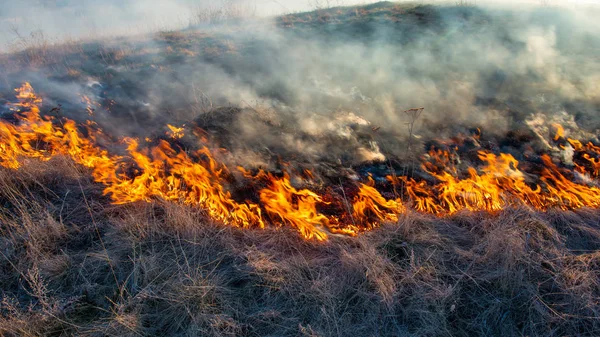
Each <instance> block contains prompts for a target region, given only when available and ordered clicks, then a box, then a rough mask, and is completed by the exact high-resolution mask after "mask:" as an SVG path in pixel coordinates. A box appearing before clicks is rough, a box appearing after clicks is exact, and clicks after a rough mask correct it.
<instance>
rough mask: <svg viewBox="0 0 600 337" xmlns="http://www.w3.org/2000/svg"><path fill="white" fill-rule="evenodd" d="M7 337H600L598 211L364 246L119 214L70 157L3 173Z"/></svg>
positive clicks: (441, 223) (131, 208) (398, 228)
mask: <svg viewBox="0 0 600 337" xmlns="http://www.w3.org/2000/svg"><path fill="white" fill-rule="evenodd" d="M0 180H1V182H2V186H3V189H2V190H1V191H0V193H1V195H0V201H1V202H2V205H3V208H2V214H1V217H0V219H1V220H0V221H1V225H2V227H1V237H2V240H1V246H2V247H1V252H2V258H1V259H0V266H1V268H2V270H3V273H2V276H0V283H1V285H2V289H3V300H2V318H1V320H0V331H2V334H4V335H14V336H17V335H19V336H36V335H61V334H62V335H64V334H67V335H71V334H78V335H86V336H100V335H114V336H121V335H130V336H134V335H205V336H226V335H231V336H269V335H270V336H298V335H307V336H346V335H350V334H354V335H357V336H367V335H380V336H385V335H388V336H397V335H415V336H432V335H453V336H456V335H474V334H477V335H509V336H520V335H530V336H536V335H540V336H542V335H543V336H552V335H554V336H562V335H590V336H591V335H596V334H597V332H598V329H599V328H600V326H599V323H598V319H597V317H598V314H599V312H598V311H599V310H600V306H599V305H598V293H600V289H599V287H600V285H599V283H598V278H599V276H600V275H599V274H598V270H599V268H598V263H599V260H598V254H597V253H596V252H595V251H596V250H597V249H598V248H600V230H599V229H598V227H597V219H598V215H599V214H598V211H596V210H588V209H583V210H579V211H577V212H569V211H566V212H565V211H560V212H559V211H557V212H552V211H551V212H549V213H544V214H539V213H535V212H531V211H528V210H524V209H507V210H505V211H503V212H501V213H500V214H498V215H496V216H492V215H487V214H479V213H475V214H474V213H466V212H461V213H458V214H456V215H454V216H453V217H451V218H447V219H439V218H437V217H434V216H430V215H422V214H417V213H413V212H408V213H406V214H404V215H402V216H401V218H400V219H399V220H398V223H397V224H393V225H387V226H384V227H383V228H381V229H379V230H377V231H374V232H370V233H368V234H365V235H363V236H360V237H358V238H345V237H333V238H331V240H330V241H329V242H327V243H320V242H314V241H306V240H303V239H302V238H301V237H299V236H298V235H296V234H295V233H293V232H292V231H291V230H290V229H289V228H280V229H266V230H239V229H234V228H231V227H226V226H222V225H219V224H215V223H213V222H211V221H210V220H209V219H207V218H206V216H205V215H204V214H203V212H202V211H200V210H198V209H195V208H190V207H188V206H182V205H177V204H173V203H168V202H158V201H157V202H153V203H138V204H130V205H119V206H107V205H108V200H106V198H105V197H103V196H102V193H101V189H99V188H98V186H97V185H95V184H94V183H93V182H92V181H91V180H90V179H89V175H88V174H86V173H85V172H81V171H80V168H78V167H77V166H75V165H73V163H72V162H71V161H70V160H68V159H65V158H61V157H57V158H54V159H53V160H51V161H49V162H39V161H36V160H34V161H30V162H28V163H26V164H25V165H24V166H23V167H22V169H21V170H19V171H12V170H8V169H2V171H1V172H0Z"/></svg>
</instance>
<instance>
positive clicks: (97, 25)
mask: <svg viewBox="0 0 600 337" xmlns="http://www.w3.org/2000/svg"><path fill="white" fill-rule="evenodd" d="M228 1H229V2H232V1H233V2H236V3H241V6H242V7H243V6H246V8H250V7H251V8H255V10H256V14H257V15H261V16H269V15H277V14H284V13H293V12H298V11H306V10H311V9H314V8H316V7H318V6H339V5H355V4H367V3H372V2H376V1H375V0H0V50H4V49H7V48H9V47H10V46H11V44H13V45H14V42H15V41H16V40H17V39H18V37H19V36H21V37H27V36H29V35H30V34H31V33H32V32H38V33H39V32H42V33H43V35H44V38H45V39H46V40H48V41H51V42H60V41H63V40H65V39H69V38H75V39H77V38H86V37H103V36H107V35H109V36H110V35H128V34H136V33H143V32H151V31H159V30H165V29H177V28H182V27H185V26H187V25H188V24H189V22H190V19H191V17H192V16H193V14H194V12H195V11H197V10H198V8H202V7H203V6H212V7H215V6H219V4H222V3H224V2H228ZM443 1H445V0H429V1H428V2H430V3H442V2H443ZM467 1H469V2H472V3H476V4H503V5H506V4H509V5H520V4H522V3H533V4H539V3H542V2H545V3H550V4H552V5H556V4H562V5H585V4H594V3H599V2H600V0H467ZM405 2H407V1H405ZM450 2H452V1H450Z"/></svg>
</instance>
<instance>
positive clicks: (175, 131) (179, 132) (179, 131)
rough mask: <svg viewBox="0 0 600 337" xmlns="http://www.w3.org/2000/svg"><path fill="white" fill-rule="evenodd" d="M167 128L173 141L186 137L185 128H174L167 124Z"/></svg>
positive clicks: (168, 134)
mask: <svg viewBox="0 0 600 337" xmlns="http://www.w3.org/2000/svg"><path fill="white" fill-rule="evenodd" d="M167 128H169V131H167V136H169V137H171V138H173V139H181V138H183V136H184V132H183V131H184V130H185V129H184V128H183V127H180V128H178V127H176V126H173V125H171V124H167Z"/></svg>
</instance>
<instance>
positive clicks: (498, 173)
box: [0, 83, 600, 240]
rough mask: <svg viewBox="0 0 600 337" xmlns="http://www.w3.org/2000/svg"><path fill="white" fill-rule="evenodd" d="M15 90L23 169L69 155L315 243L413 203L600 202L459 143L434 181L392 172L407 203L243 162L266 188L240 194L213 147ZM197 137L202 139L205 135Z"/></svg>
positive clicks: (545, 162) (121, 182)
mask: <svg viewBox="0 0 600 337" xmlns="http://www.w3.org/2000/svg"><path fill="white" fill-rule="evenodd" d="M16 92H17V95H16V96H17V100H18V102H17V103H13V104H12V105H11V109H12V110H13V111H15V117H16V119H17V122H16V123H11V122H9V121H2V120H0V165H2V166H4V167H6V168H8V169H19V168H20V167H21V165H22V163H23V161H24V160H27V158H34V159H38V160H49V159H51V158H53V157H55V156H67V157H69V158H71V159H72V160H73V161H74V162H76V163H78V164H80V165H82V166H85V167H87V168H89V169H90V171H91V174H92V176H93V178H94V180H95V181H96V182H98V183H100V184H102V185H104V193H105V194H106V195H109V196H110V197H111V198H112V200H113V202H114V203H115V204H125V203H132V202H149V201H152V200H154V199H157V198H159V199H164V200H168V201H173V202H178V203H182V204H186V205H190V206H194V207H198V208H200V209H202V210H204V211H205V212H206V215H207V216H208V217H209V218H210V219H212V220H214V221H218V222H221V223H224V224H228V225H232V226H236V227H240V228H264V227H265V226H266V225H267V224H268V223H275V224H280V225H286V226H291V227H293V228H295V229H296V230H297V231H299V232H300V233H301V234H302V235H303V236H304V237H305V238H307V239H315V240H326V239H327V238H328V236H329V235H330V234H343V235H357V234H358V233H360V232H362V231H366V230H370V229H373V228H376V227H377V226H379V224H381V223H382V222H396V221H398V219H399V217H400V215H401V214H403V213H405V212H406V211H407V209H409V208H412V209H414V210H416V211H418V212H423V213H429V214H434V215H437V216H444V215H448V214H453V213H456V212H459V211H464V210H467V211H486V212H497V211H500V210H502V209H505V208H507V207H512V206H525V207H530V208H532V209H535V210H540V211H544V210H547V209H549V208H560V209H564V210H571V209H577V208H581V207H595V208H597V207H600V188H599V187H596V186H595V185H594V183H592V184H591V185H588V184H585V183H579V182H575V181H574V180H575V179H573V172H572V171H570V170H567V169H564V168H561V167H559V166H558V165H557V164H556V163H554V162H553V161H552V159H551V158H550V157H549V156H548V155H541V156H540V157H539V159H540V162H541V163H540V164H539V165H538V169H537V171H535V172H523V171H522V170H521V169H520V168H519V162H518V161H517V159H515V158H514V157H513V156H512V155H510V154H505V153H500V154H494V153H492V152H488V151H479V152H478V158H479V160H480V161H481V163H482V165H479V166H480V167H479V168H476V167H468V168H467V170H466V174H461V170H459V168H458V167H459V165H460V164H461V163H460V160H459V159H460V158H459V157H458V155H457V153H456V151H457V150H458V149H457V148H456V147H453V148H452V147H450V150H448V151H445V150H439V149H438V150H436V149H431V150H430V151H429V153H428V155H427V156H426V157H424V158H423V163H422V169H423V171H424V172H425V173H427V174H429V176H430V178H431V179H429V180H416V179H415V178H410V177H391V176H390V177H388V181H389V183H390V184H392V185H394V191H396V187H398V186H400V187H401V191H402V194H401V195H403V196H404V195H405V196H406V200H403V198H401V197H399V196H398V195H396V194H394V196H393V197H385V196H384V195H385V193H383V194H382V193H381V192H380V191H379V190H378V187H382V188H388V189H389V186H387V187H386V186H378V187H376V186H375V185H376V184H375V181H374V180H373V179H372V178H370V177H369V179H368V181H367V182H366V183H365V184H358V186H357V187H358V190H357V192H356V193H353V196H352V197H351V205H349V207H348V210H347V211H346V213H343V212H342V213H340V214H334V215H332V214H325V213H324V212H323V209H324V208H326V207H327V206H330V205H331V201H326V200H331V199H327V198H325V194H320V193H318V192H316V191H313V190H309V189H301V188H298V187H296V186H294V184H292V180H291V178H290V176H289V175H288V174H284V175H283V176H274V175H273V174H271V173H268V172H265V171H263V170H259V171H258V173H256V174H253V173H252V172H250V171H248V170H246V169H244V168H243V167H237V170H238V171H239V172H241V174H242V177H241V178H240V179H244V180H246V181H252V182H254V183H255V184H256V185H257V186H262V187H260V188H259V189H258V196H257V198H255V200H237V199H236V197H234V193H232V190H231V188H232V184H231V181H232V179H234V178H233V177H234V175H232V174H231V173H230V171H229V169H228V167H227V166H226V165H224V164H223V163H221V162H219V161H218V160H217V159H216V156H215V155H214V152H213V151H211V150H210V149H209V148H208V147H201V148H200V149H198V150H196V151H190V152H186V151H183V150H181V149H179V148H177V147H176V146H175V147H174V146H173V145H171V144H170V143H169V142H168V141H166V140H157V143H154V144H157V145H152V146H150V147H141V146H140V144H139V141H138V140H137V139H133V138H125V139H123V140H122V142H121V144H119V143H115V142H112V143H111V141H110V139H109V137H108V136H106V135H104V134H103V132H102V130H101V129H99V128H98V127H97V126H96V125H95V124H94V123H93V122H87V123H84V124H77V123H76V122H75V121H73V120H69V119H60V120H59V119H57V118H53V117H51V116H41V115H40V107H41V106H42V99H41V98H40V97H38V96H37V95H36V94H35V92H34V90H33V88H32V87H31V85H30V84H29V83H25V84H23V86H22V87H20V88H18V89H16ZM167 127H168V129H169V130H170V132H168V136H169V137H171V138H175V139H178V138H181V137H183V128H179V127H174V126H172V125H167ZM556 129H557V130H559V131H557V134H556V136H555V141H564V142H565V144H566V143H568V144H570V145H571V146H572V147H573V149H574V150H575V153H576V155H578V157H577V162H576V171H577V172H585V173H586V174H590V175H593V176H598V175H599V173H600V159H599V158H600V147H598V146H597V145H595V144H593V143H591V142H588V143H586V144H584V143H583V142H581V141H578V140H575V139H570V138H567V139H564V130H563V129H561V128H559V127H556ZM560 130H562V131H560ZM478 133H480V132H479V131H478ZM198 137H199V139H200V140H202V136H201V135H199V136H198ZM149 141H150V140H149V139H146V142H149ZM98 144H110V146H111V148H112V147H113V146H114V147H118V146H122V145H123V144H124V145H125V146H126V148H125V149H124V150H125V152H126V155H123V156H120V155H115V154H112V153H110V152H109V151H108V150H107V149H105V148H103V147H101V146H100V145H98ZM463 172H464V170H463ZM238 176H239V174H238ZM301 176H303V177H304V178H308V179H309V180H312V178H313V173H312V172H310V171H304V172H303V173H302V174H301ZM382 184H383V185H385V183H382ZM311 186H312V184H311ZM344 198H345V196H344ZM251 199H252V198H251Z"/></svg>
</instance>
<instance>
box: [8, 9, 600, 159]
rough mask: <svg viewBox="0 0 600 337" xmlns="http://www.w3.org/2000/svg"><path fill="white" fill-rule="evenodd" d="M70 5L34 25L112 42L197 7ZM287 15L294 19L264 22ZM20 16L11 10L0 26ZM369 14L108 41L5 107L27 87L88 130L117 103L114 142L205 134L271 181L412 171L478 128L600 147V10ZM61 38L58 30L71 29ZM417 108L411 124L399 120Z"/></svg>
mask: <svg viewBox="0 0 600 337" xmlns="http://www.w3.org/2000/svg"><path fill="white" fill-rule="evenodd" d="M291 3H292V2H290V3H289V4H288V5H291ZM294 3H295V4H297V3H296V2H294ZM61 4H63V2H59V1H57V2H55V4H54V6H53V7H52V9H51V10H49V11H48V10H46V11H43V13H42V12H36V10H39V7H36V6H35V5H34V4H30V5H31V9H28V15H29V14H31V15H32V16H33V17H36V15H41V16H40V18H42V19H40V20H36V22H44V20H45V19H44V17H45V18H46V19H48V20H50V18H51V17H52V16H53V13H55V12H54V11H56V10H59V11H66V12H68V13H73V15H81V17H82V18H84V17H85V18H89V15H92V13H93V15H94V17H97V18H99V20H92V21H90V22H92V25H96V27H98V29H99V30H104V29H105V26H104V25H106V27H108V26H111V27H114V28H115V29H117V30H118V29H121V27H118V25H116V24H115V23H114V22H115V21H112V20H116V21H122V19H124V18H129V20H130V22H136V20H138V19H139V18H144V20H147V18H152V20H151V22H153V23H156V22H161V21H160V20H167V18H173V17H178V16H180V17H182V18H183V17H184V16H182V15H183V13H185V12H186V11H187V12H189V8H190V5H191V2H186V1H184V0H180V1H175V2H169V3H168V4H167V3H166V2H162V1H158V0H155V1H153V3H152V4H149V3H148V2H146V1H144V2H143V5H142V4H141V2H136V1H134V2H129V3H128V4H127V5H119V4H120V2H114V3H111V2H106V1H102V2H99V1H91V0H90V1H85V2H82V3H81V4H80V5H74V6H71V5H70V4H68V5H61ZM194 4H196V3H194ZM309 5H312V6H314V3H308V4H306V6H309ZM278 6H279V7H284V6H286V3H284V2H283V1H279V2H278V4H275V6H274V7H273V6H271V7H264V8H262V9H261V11H262V12H261V14H264V13H273V12H277V10H278V9H277V7H278ZM25 7H29V6H27V2H25V3H23V4H21V5H16V7H15V6H12V7H9V9H8V12H5V13H4V14H3V17H7V16H8V17H10V16H11V15H12V16H15V15H21V14H22V11H23V10H25ZM36 8H38V9H36ZM267 8H270V9H268V10H267ZM298 8H305V7H298ZM289 10H290V9H289V8H288V7H285V11H289ZM294 10H295V9H294ZM365 11H366V12H364V13H363V12H360V11H358V10H356V11H349V12H347V13H346V12H343V13H337V12H332V13H328V12H323V13H321V14H319V13H316V14H315V13H312V14H310V17H309V15H308V14H295V15H291V16H287V17H286V18H285V19H277V20H278V21H277V20H276V22H273V20H263V21H258V22H256V21H255V22H250V23H246V24H242V25H241V26H240V25H234V26H218V27H205V28H203V30H201V32H196V31H193V30H191V31H184V32H180V33H159V34H154V35H153V38H151V39H146V38H140V37H136V38H132V39H122V40H118V41H115V42H110V41H106V42H103V43H102V46H101V47H98V46H96V47H95V48H96V49H98V48H100V49H101V50H103V55H102V57H98V56H97V55H95V54H93V52H92V53H91V54H90V55H87V54H86V57H88V59H87V60H88V61H86V62H79V61H77V62H75V61H73V60H72V59H70V58H68V59H69V60H70V61H69V62H70V64H75V65H73V66H69V67H76V68H77V67H80V68H78V71H80V72H81V73H82V74H81V75H78V76H76V77H68V76H67V77H65V76H64V74H62V75H59V74H58V73H63V72H65V68H64V67H63V66H62V65H61V66H54V67H53V68H52V67H50V68H49V69H51V70H47V69H46V70H40V69H35V70H29V71H27V72H25V71H21V70H20V71H13V72H10V71H6V74H5V82H6V84H5V85H3V87H2V91H3V92H7V93H9V92H10V88H11V87H12V86H15V85H16V84H18V82H20V81H23V80H28V81H31V82H32V84H33V85H34V87H36V88H39V90H40V91H41V92H43V93H44V94H45V95H46V96H48V97H49V104H62V105H63V111H64V113H66V114H68V115H70V116H72V117H75V118H78V119H85V118H87V117H88V116H87V115H81V111H82V108H81V105H80V103H78V104H73V102H79V95H83V94H85V95H86V96H89V97H91V98H93V100H95V101H97V102H101V103H102V105H104V106H108V105H109V104H108V102H114V103H111V104H110V111H108V110H107V111H103V110H102V109H99V110H100V111H98V112H97V113H96V114H95V116H94V118H95V119H96V120H97V121H98V122H99V123H100V124H101V125H102V126H103V127H105V128H107V129H109V130H111V132H112V133H114V134H116V135H120V136H122V135H133V136H137V137H142V138H143V137H147V136H153V135H156V134H160V132H162V131H161V129H160V128H159V127H158V126H163V125H165V124H166V123H179V124H186V125H187V126H188V127H191V126H192V125H197V126H199V127H201V128H202V129H204V130H205V131H206V132H208V134H209V136H210V138H212V139H213V140H214V141H215V142H216V143H218V144H219V146H224V147H226V148H228V149H229V150H230V156H231V158H230V160H232V161H235V162H236V163H237V164H242V165H245V166H250V167H258V166H260V167H265V166H267V167H269V166H270V168H273V165H275V164H274V158H275V159H276V158H283V159H284V160H290V158H293V160H295V161H297V162H298V163H299V164H298V165H305V166H307V167H311V166H314V165H316V164H317V163H319V164H322V163H330V164H331V165H332V166H335V165H342V166H345V167H350V166H354V165H358V164H360V163H361V162H364V161H384V160H386V159H389V158H398V159H399V160H405V159H406V158H409V157H410V156H413V155H415V154H419V151H421V149H423V148H424V146H423V142H426V141H427V140H431V139H435V138H444V137H452V136H454V135H456V134H457V133H459V132H468V130H470V129H472V128H480V129H481V130H483V132H484V133H486V134H488V135H490V137H495V136H499V137H500V136H502V135H504V134H505V133H506V132H508V131H509V130H519V129H524V128H531V127H530V126H528V124H527V121H530V120H531V119H532V116H536V117H535V119H536V120H548V121H550V120H553V118H554V119H555V117H554V116H563V115H565V114H566V115H567V116H571V118H572V121H573V123H574V124H572V125H573V127H575V126H577V127H579V128H582V129H584V130H585V131H586V132H588V133H589V134H598V131H597V130H599V129H600V119H599V118H598V116H599V114H598V112H599V109H600V90H599V89H600V84H598V83H600V63H599V62H597V61H598V59H597V55H598V52H599V51H600V38H599V37H598V35H597V33H596V32H597V31H598V29H600V24H598V23H597V20H595V18H597V17H598V11H597V10H590V9H586V10H581V9H579V8H566V7H552V6H544V7H540V6H526V7H515V6H514V5H512V6H507V5H506V3H505V5H504V6H500V7H498V6H495V7H469V6H455V5H444V6H394V5H393V4H390V3H381V4H377V5H372V6H370V7H365ZM7 13H8V14H7ZM61 13H63V12H61ZM119 13H120V14H119ZM154 15H157V16H156V17H154ZM319 16H323V17H319ZM336 16H337V17H336ZM102 18H105V19H106V18H111V19H110V20H105V21H102ZM154 19H156V20H154ZM169 20H170V19H169ZM182 20H184V21H185V19H182ZM319 20H321V21H322V20H326V21H328V22H329V24H323V23H322V22H320V21H319ZM61 22H62V23H57V24H56V26H55V27H54V28H52V29H55V28H56V29H57V32H59V31H69V30H72V29H73V25H75V26H77V24H78V21H77V20H74V21H71V22H68V20H61ZM86 22H88V21H86ZM82 24H83V23H82ZM169 24H170V23H169ZM161 25H162V24H159V26H161ZM175 25H178V23H175ZM44 29H49V28H47V27H44ZM48 31H51V29H49V30H48ZM83 49H84V50H86V48H83ZM83 53H84V54H85V53H86V51H83ZM107 58H108V60H107ZM90 60H91V61H90ZM96 61H97V63H95V62H96ZM78 62H79V63H78ZM49 73H50V74H51V75H48V74H49ZM6 96H8V94H7V95H6ZM69 102H70V103H69ZM69 104H71V105H69ZM420 107H423V108H424V110H423V113H422V115H421V116H420V118H419V119H418V120H413V119H412V117H411V114H410V113H407V112H405V111H406V110H408V109H411V108H420ZM75 111H78V112H77V113H75ZM530 124H531V123H530ZM536 125H537V124H536ZM535 132H536V134H537V133H540V134H541V133H542V132H541V131H539V130H537V129H536V131H535ZM409 150H410V151H409ZM508 150H509V151H511V149H508ZM516 150H518V149H512V151H516Z"/></svg>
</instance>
